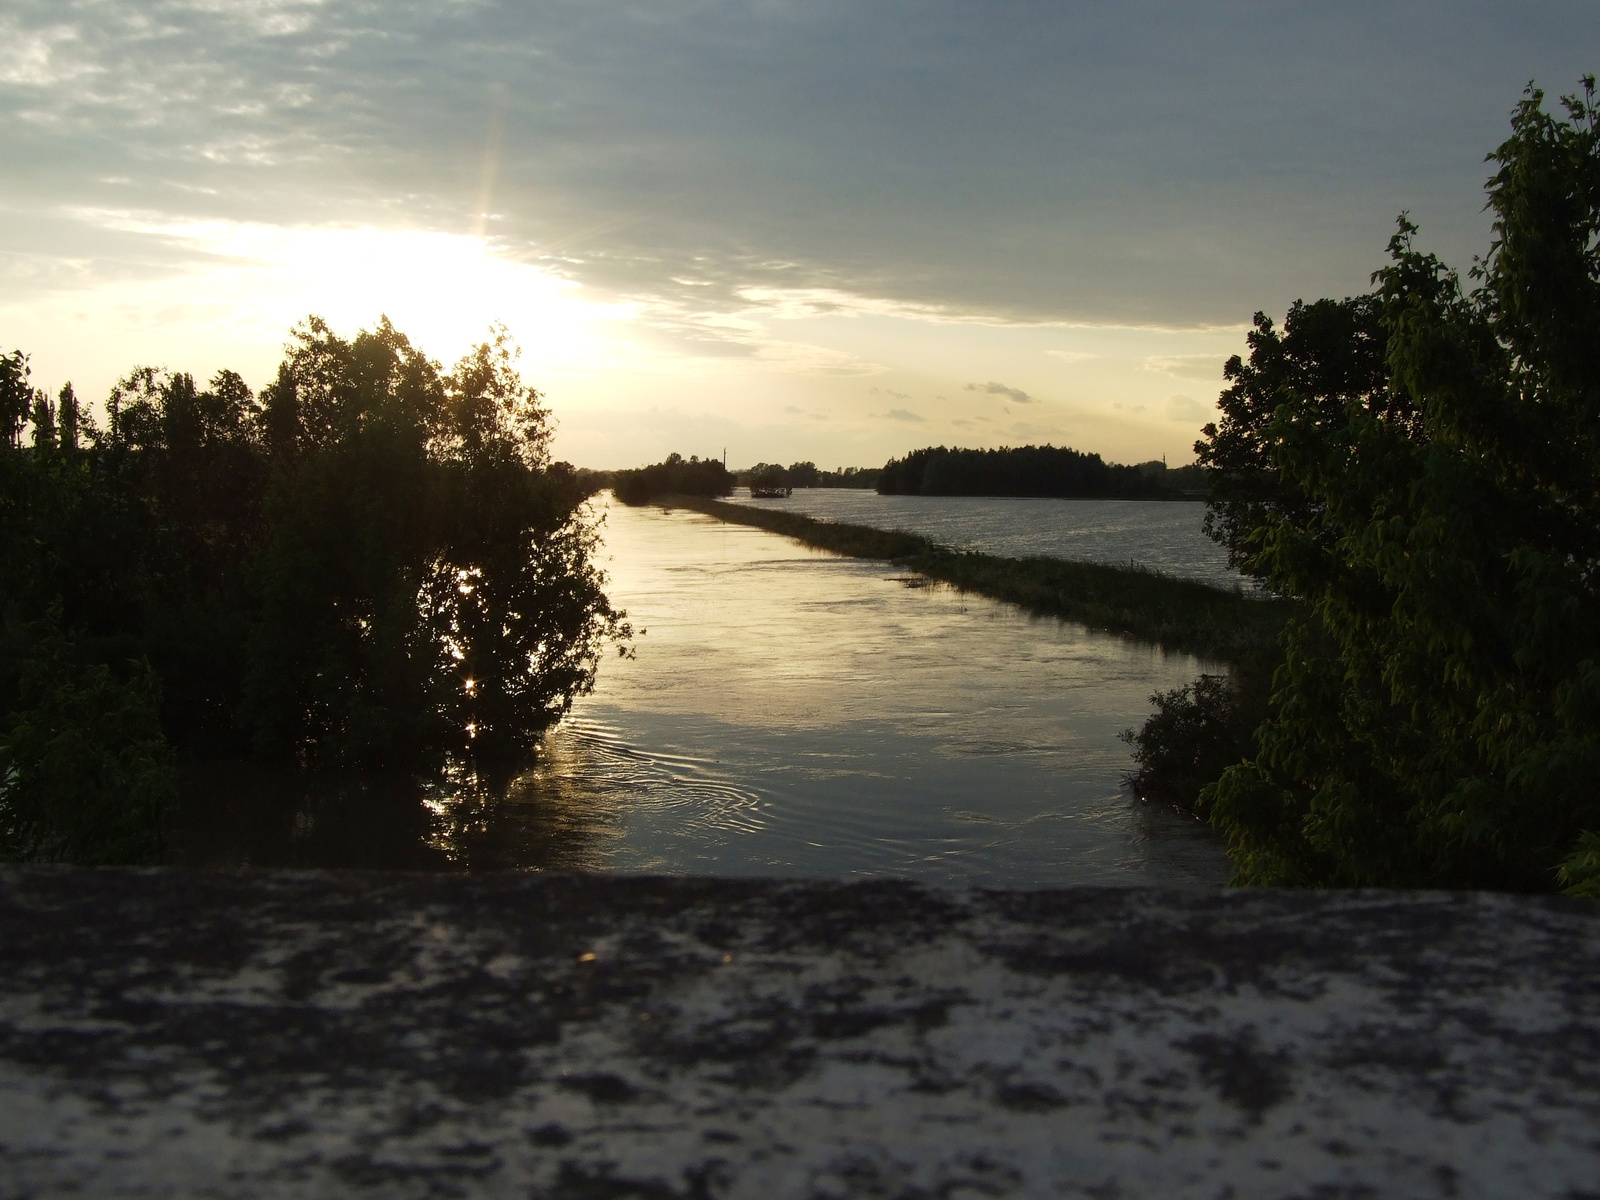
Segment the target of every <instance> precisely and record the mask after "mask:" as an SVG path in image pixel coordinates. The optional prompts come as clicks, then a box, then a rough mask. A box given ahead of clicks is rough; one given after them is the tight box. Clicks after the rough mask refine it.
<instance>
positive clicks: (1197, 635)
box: [654, 496, 1292, 666]
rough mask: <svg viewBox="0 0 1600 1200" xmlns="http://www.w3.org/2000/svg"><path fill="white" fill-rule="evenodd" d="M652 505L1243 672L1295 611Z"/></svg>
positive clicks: (805, 523)
mask: <svg viewBox="0 0 1600 1200" xmlns="http://www.w3.org/2000/svg"><path fill="white" fill-rule="evenodd" d="M654 503H656V504H658V505H660V506H662V507H665V508H686V509H690V510H692V511H694V512H699V513H704V514H705V515H706V516H710V517H715V518H717V519H718V520H722V521H728V522H730V523H732V524H738V525H750V526H754V527H756V528H758V529H765V530H768V531H769V532H772V533H777V534H782V535H783V536H785V537H790V538H793V539H795V540H796V541H799V542H803V543H805V544H806V545H808V546H814V547H816V548H817V549H820V550H827V551H829V552H831V553H834V554H841V555H845V556H847V557H851V558H868V559H881V560H884V561H889V562H893V563H896V564H897V565H900V566H903V567H905V568H906V569H907V570H910V571H914V572H916V573H917V574H919V575H923V576H925V577H927V578H928V579H931V580H934V581H936V582H938V583H942V584H946V585H948V586H950V587H954V588H957V589H959V590H961V591H965V592H973V593H976V594H978V595H983V596H988V597H990V598H991V599H994V600H1002V601H1005V602H1007V603H1010V604H1015V605H1018V606H1019V607H1021V608H1024V609H1026V610H1027V611H1029V612H1032V613H1035V614H1037V615H1040V616H1050V617H1057V618H1059V619H1061V620H1066V621H1075V622H1077V623H1078V624H1081V625H1085V626H1088V627H1089V628H1091V629H1097V630H1101V631H1104V632H1108V633H1116V634H1121V635H1123V636H1125V637H1131V638H1136V639H1139V640H1141V641H1147V642H1152V643H1154V644H1156V645H1159V646H1161V647H1163V648H1165V649H1168V650H1178V651H1183V652H1186V653H1190V654H1196V655H1199V656H1200V657H1202V658H1208V659H1212V660H1218V661H1224V662H1228V663H1231V664H1234V665H1236V666H1249V665H1251V664H1254V663H1257V662H1259V661H1260V660H1261V659H1262V658H1264V657H1270V656H1271V655H1272V654H1273V653H1274V649H1275V647H1276V644H1277V637H1278V633H1279V631H1280V630H1282V628H1283V625H1284V622H1285V621H1286V620H1287V619H1288V618H1289V615H1290V613H1291V611H1292V606H1291V605H1289V604H1287V603H1285V602H1283V601H1280V600H1268V599H1262V598H1259V597H1255V596H1250V595H1248V594H1247V593H1246V592H1245V591H1244V590H1243V589H1242V588H1239V587H1235V588H1231V589H1224V588H1218V587H1212V586H1211V585H1209V584H1205V583H1200V582H1197V581H1193V580H1186V579H1175V578H1173V577H1171V576H1169V575H1163V574H1161V573H1160V572H1157V571H1152V570H1149V569H1147V568H1144V567H1139V566H1110V565H1106V564H1101V563H1087V562H1070V561H1066V560H1063V559H1056V558H1003V557H1000V556H997V555H991V554H980V553H975V552H970V551H958V550H951V549H949V548H948V547H944V546H940V545H938V544H937V543H935V542H933V541H932V540H930V539H928V538H925V537H922V536H920V535H918V534H913V533H904V532H899V531H895V530H884V529H873V528H870V527H868V526H865V525H851V524H846V523H844V522H837V521H820V520H817V519H816V518H814V517H808V516H804V515H801V514H799V513H794V512H784V511H779V510H776V509H765V508H759V507H756V506H753V505H747V504H729V503H727V502H725V501H721V500H711V499H706V498H704V497H699V496H663V497H660V498H658V499H657V500H656V501H654Z"/></svg>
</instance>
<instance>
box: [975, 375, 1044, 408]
mask: <svg viewBox="0 0 1600 1200" xmlns="http://www.w3.org/2000/svg"><path fill="white" fill-rule="evenodd" d="M964 390H966V391H969V392H982V393H984V394H985V395H989V396H1004V397H1005V398H1006V399H1007V400H1010V401H1012V402H1013V403H1016V404H1038V403H1039V401H1038V400H1037V399H1036V398H1034V397H1033V396H1030V395H1028V393H1027V392H1025V391H1023V390H1022V389H1021V388H1014V387H1007V386H1006V385H1005V384H1003V383H995V382H993V381H992V380H991V381H990V382H989V383H969V384H967V386H966V388H965V389H964Z"/></svg>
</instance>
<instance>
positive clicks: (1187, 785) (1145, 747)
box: [1122, 675, 1266, 818]
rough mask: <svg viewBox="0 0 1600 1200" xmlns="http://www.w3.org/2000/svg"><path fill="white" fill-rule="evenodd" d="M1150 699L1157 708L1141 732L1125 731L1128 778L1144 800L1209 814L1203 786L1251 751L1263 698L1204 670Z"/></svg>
mask: <svg viewBox="0 0 1600 1200" xmlns="http://www.w3.org/2000/svg"><path fill="white" fill-rule="evenodd" d="M1150 703H1151V704H1152V705H1154V706H1155V712H1154V713H1152V714H1151V715H1150V717H1149V718H1148V719H1147V720H1146V721H1145V723H1144V724H1143V725H1142V726H1141V727H1140V728H1139V730H1138V732H1137V733H1136V732H1134V731H1133V730H1131V729H1130V730H1128V731H1126V732H1125V733H1123V734H1122V740H1123V741H1125V742H1127V743H1128V744H1129V745H1130V746H1132V747H1133V760H1134V763H1135V767H1134V770H1133V772H1132V773H1131V774H1130V775H1129V776H1128V783H1129V784H1131V785H1132V786H1133V789H1134V791H1135V792H1137V793H1138V794H1139V795H1140V796H1141V797H1143V798H1144V799H1146V800H1156V801H1160V802H1161V803H1164V804H1170V805H1172V806H1173V807H1175V808H1178V809H1180V810H1181V811H1183V812H1188V813H1193V814H1194V815H1195V816H1197V817H1201V818H1205V817H1206V816H1208V811H1207V805H1206V804H1205V802H1204V800H1203V799H1202V791H1203V789H1204V788H1205V787H1206V786H1207V785H1208V784H1212V783H1215V782H1216V781H1217V779H1218V777H1219V776H1221V774H1222V772H1223V771H1224V770H1225V769H1227V767H1228V766H1230V765H1231V764H1233V763H1236V762H1238V761H1239V760H1240V759H1241V758H1243V757H1244V756H1245V755H1246V754H1247V753H1249V751H1250V749H1251V741H1252V739H1251V735H1252V734H1253V733H1254V731H1255V728H1256V726H1257V725H1258V724H1259V723H1260V721H1261V720H1262V718H1263V717H1265V715H1266V712H1265V704H1264V703H1263V702H1262V698H1261V697H1260V696H1259V695H1258V694H1252V693H1251V691H1250V689H1248V688H1247V687H1246V686H1244V685H1242V684H1240V683H1236V682H1235V681H1234V680H1233V679H1230V678H1229V677H1228V676H1226V675H1201V676H1200V678H1198V679H1196V680H1195V681H1194V682H1193V683H1191V684H1188V685H1186V686H1184V687H1181V688H1174V689H1173V690H1172V691H1170V692H1158V693H1157V694H1155V695H1153V696H1151V697H1150Z"/></svg>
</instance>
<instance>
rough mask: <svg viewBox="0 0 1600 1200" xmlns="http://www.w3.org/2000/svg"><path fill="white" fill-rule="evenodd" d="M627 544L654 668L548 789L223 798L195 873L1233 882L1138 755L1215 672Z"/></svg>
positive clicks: (741, 535) (563, 729)
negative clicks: (1178, 696) (1177, 704)
mask: <svg viewBox="0 0 1600 1200" xmlns="http://www.w3.org/2000/svg"><path fill="white" fill-rule="evenodd" d="M600 503H601V505H602V506H604V500H603V499H602V501H600ZM604 536H605V548H604V551H603V555H602V557H603V558H604V560H605V562H604V565H605V569H606V570H607V572H608V574H609V575H610V584H609V587H608V593H609V594H610V595H611V597H612V601H613V603H614V604H616V605H617V606H619V607H621V608H624V609H626V610H627V611H628V614H629V618H630V620H631V621H632V623H633V625H634V628H635V629H636V630H637V631H638V632H637V636H636V637H635V638H634V641H633V656H632V657H631V658H625V659H624V658H615V657H612V658H608V659H607V660H606V661H605V662H604V664H603V665H602V667H601V670H600V674H599V678H598V681H597V686H596V688H595V690H594V692H593V694H592V695H590V696H587V697H584V698H582V699H580V700H579V701H578V702H577V703H576V705H575V706H574V708H573V710H572V713H571V714H570V715H569V717H568V718H567V719H566V720H564V721H563V722H562V723H561V724H560V725H559V726H557V727H556V728H555V729H554V730H552V731H551V733H550V734H549V735H548V736H547V738H546V740H545V744H544V752H543V754H542V755H541V757H540V760H539V762H538V763H537V765H536V766H535V767H534V769H533V770H531V771H529V772H528V773H526V774H525V775H523V776H521V777H520V778H518V779H516V780H514V781H512V782H511V783H510V784H509V786H508V787H507V786H499V787H487V786H484V785H481V784H480V783H479V782H478V781H474V780H470V779H467V780H454V781H446V782H445V783H442V784H435V785H433V786H432V787H430V788H429V789H428V790H427V792H426V794H425V795H423V796H421V797H420V803H419V797H418V795H417V793H416V791H415V788H414V786H413V787H411V788H410V789H409V790H408V788H407V787H406V786H403V785H397V787H396V788H395V789H391V790H390V791H388V792H386V791H385V790H384V789H383V788H381V787H375V786H371V785H363V787H362V788H361V789H358V790H357V792H358V794H352V793H350V792H348V791H347V792H346V793H343V794H340V795H338V796H334V797H331V798H330V797H327V796H319V795H312V794H309V793H302V794H300V795H298V796H297V797H292V798H289V799H287V800H286V799H283V798H282V797H281V796H280V797H279V798H278V799H277V800H275V801H273V803H274V804H276V807H275V808H273V807H272V806H271V805H268V806H267V808H268V809H270V811H265V810H263V808H262V805H261V804H260V803H256V804H254V805H253V806H251V805H249V804H246V805H245V806H244V808H241V807H240V802H238V801H235V802H233V804H232V808H231V809H230V808H229V806H228V805H227V804H222V805H218V803H217V802H216V801H215V800H212V801H210V803H211V804H212V816H211V820H210V824H209V826H207V829H208V830H209V832H205V833H203V834H202V835H201V836H195V837H192V838H191V848H190V851H189V853H188V857H189V859H190V860H191V861H206V862H256V863H293V864H300V865H365V866H404V867H423V868H433V869H471V870H490V869H521V870H528V869H535V870H592V871H606V872H661V873H669V874H683V873H694V874H722V875H756V874H761V875H791V876H824V877H835V878H857V877H865V876H879V875H898V876H908V877H914V878H917V879H922V880H926V881H929V882H937V883H951V884H964V883H974V884H986V885H1005V886H1018V887H1042V886H1060V885H1068V884H1082V883H1102V884H1103V883H1126V884H1135V883H1139V884H1167V885H1180V886H1184V885H1189V886H1214V885H1217V884H1220V883H1221V882H1222V881H1223V880H1224V879H1225V878H1226V875H1227V864H1226V861H1225V859H1224V857H1223V854H1222V850H1221V848H1220V846H1219V844H1218V842H1217V840H1216V839H1215V837H1214V836H1213V835H1212V834H1211V833H1210V831H1209V830H1207V829H1206V828H1205V827H1203V826H1201V825H1199V824H1198V823H1197V822H1195V821H1193V820H1191V819H1188V818H1184V817H1182V816H1180V815H1178V814H1176V813H1174V812H1171V811H1170V810H1167V809H1165V808H1162V807H1160V806H1154V805H1146V804H1143V803H1141V802H1140V801H1138V800H1137V799H1135V798H1134V797H1133V796H1132V795H1131V794H1130V792H1129V791H1128V789H1127V788H1126V787H1125V786H1124V784H1123V782H1122V778H1123V775H1124V774H1125V772H1126V771H1127V769H1128V767H1129V765H1130V763H1129V758H1128V749H1127V747H1126V746H1125V745H1124V744H1123V743H1121V742H1120V741H1118V740H1117V734H1118V733H1119V732H1120V731H1122V730H1124V729H1127V728H1128V727H1130V726H1135V725H1137V724H1139V723H1140V722H1141V721H1142V720H1143V719H1144V717H1145V716H1146V715H1147V714H1148V712H1149V696H1150V694H1151V693H1152V692H1153V691H1157V690H1164V689H1167V688H1172V687H1176V686H1179V685H1181V684H1184V683H1187V682H1189V681H1191V680H1192V679H1193V678H1194V677H1195V676H1196V675H1197V674H1198V673H1199V672H1200V671H1201V670H1202V669H1205V666H1206V664H1203V663H1201V662H1200V661H1199V660H1197V659H1195V658H1192V657H1190V656H1188V655H1182V654H1168V653H1164V652H1162V651H1161V650H1158V649H1155V648H1153V647H1150V646H1146V645H1140V644H1137V643H1133V642H1129V641H1126V640H1123V639H1120V638H1116V637H1111V636H1106V635H1103V634H1097V633H1091V632H1089V631H1087V630H1085V629H1083V628H1081V627H1078V626H1074V625H1069V624H1063V623H1061V622H1058V621H1055V620H1050V619H1040V618H1033V617H1029V616H1027V615H1025V614H1023V613H1021V612H1019V611H1018V610H1016V609H1014V608H1011V607H1009V606H1006V605H1003V604H999V603H997V602H994V601H990V600H987V599H984V598H982V597H976V596H966V595H961V594H959V593H956V592H954V591H951V590H948V589H945V588H942V587H937V586H923V583H924V581H922V580H920V579H917V578H908V577H906V576H905V575H904V574H903V573H901V572H898V571H896V570H895V568H894V567H893V566H891V565H890V564H887V563H879V562H868V561H861V560H854V559H843V558H836V557H833V556H831V555H827V554H824V553H821V552H818V551H813V550H810V549H808V548H807V547H804V546H801V545H799V544H797V543H795V542H792V541H790V540H789V539H787V538H782V537H779V536H776V535H773V534H770V533H766V532H764V531H761V530H757V529H753V528H750V527H748V526H742V525H730V524H726V523H724V522H720V521H717V520H714V519H712V518H709V517H706V516H702V515H700V514H697V513H692V512H687V511H682V510H679V511H665V510H662V509H659V508H654V507H647V508H638V509H630V508H627V507H624V506H621V505H614V504H613V505H611V506H610V507H609V509H608V510H607V511H606V512H605V525H604ZM1213 669H1216V668H1214V667H1213ZM262 787H263V789H265V790H268V791H273V794H274V795H278V793H279V792H281V790H282V788H281V784H274V783H271V782H270V781H268V782H263V784H262ZM274 789H276V790H274ZM216 794H217V793H215V792H213V793H210V795H212V796H215V795H216ZM246 810H247V811H246ZM241 823H242V824H241ZM246 826H248V827H249V828H250V829H253V830H254V832H243V833H242V832H240V831H239V830H240V829H241V828H244V827H246ZM380 826H381V828H380Z"/></svg>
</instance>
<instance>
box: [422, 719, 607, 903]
mask: <svg viewBox="0 0 1600 1200" xmlns="http://www.w3.org/2000/svg"><path fill="white" fill-rule="evenodd" d="M590 758H592V753H591V752H590V751H589V750H588V749H587V748H586V747H585V746H584V744H583V743H582V742H581V741H579V740H578V739H576V738H573V737H570V736H564V731H563V730H560V729H557V730H553V731H552V732H551V733H550V735H549V736H547V737H546V738H545V740H544V742H543V743H542V744H541V745H540V748H539V754H538V757H537V758H536V759H535V760H534V763H533V765H532V766H531V767H530V768H529V769H527V770H526V771H524V772H522V773H521V774H519V775H516V776H513V777H511V778H504V777H502V778H498V779H496V778H493V777H486V776H484V775H481V774H477V773H470V772H465V771H462V772H456V773H454V774H453V776H451V777H441V778H440V779H439V780H438V781H436V782H435V783H434V785H432V786H431V787H430V788H429V790H428V792H427V795H426V797H425V799H424V804H425V806H426V808H427V810H428V812H429V813H430V815H431V817H432V820H433V828H432V831H431V833H430V835H429V837H428V839H427V842H428V845H429V846H430V847H431V848H433V849H434V850H436V851H437V852H438V853H440V854H443V855H444V856H445V857H446V858H448V859H449V861H450V862H451V863H452V865H455V866H457V867H461V868H465V869H468V870H474V871H505V870H511V871H599V870H603V869H604V868H605V866H606V858H607V857H608V855H607V849H608V843H610V842H613V841H615V839H616V838H618V837H619V836H620V835H621V830H620V828H619V826H618V823H617V821H616V818H615V812H614V809H613V805H612V802H611V797H610V796H609V795H608V794H607V790H606V789H605V788H604V787H603V786H602V784H601V783H600V773H599V772H597V771H596V770H594V769H593V766H594V764H592V763H591V762H590V761H589V759H590Z"/></svg>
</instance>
